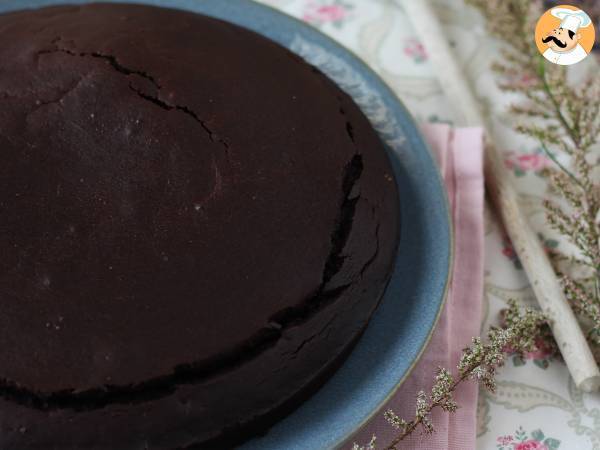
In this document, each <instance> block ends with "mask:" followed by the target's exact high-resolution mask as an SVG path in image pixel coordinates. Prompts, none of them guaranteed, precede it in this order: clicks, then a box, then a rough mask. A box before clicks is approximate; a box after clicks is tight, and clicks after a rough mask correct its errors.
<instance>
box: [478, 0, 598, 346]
mask: <svg viewBox="0 0 600 450" xmlns="http://www.w3.org/2000/svg"><path fill="white" fill-rule="evenodd" d="M467 2H468V3H470V4H472V5H474V6H476V7H477V8H478V9H479V10H480V11H481V12H482V13H483V15H484V17H485V18H486V20H487V25H488V29H489V31H490V32H491V33H492V34H493V35H495V36H496V37H498V38H499V39H500V40H501V41H502V42H504V43H505V44H506V45H505V46H504V47H503V48H502V57H503V62H501V63H496V64H494V66H493V68H494V70H495V71H496V72H497V73H498V74H499V76H500V82H499V86H500V88H501V89H503V90H506V91H511V92H515V93H519V94H521V95H522V97H523V99H524V101H523V102H521V103H519V104H516V105H513V106H512V107H511V112H512V113H513V114H514V115H515V116H516V117H520V118H522V119H524V120H522V121H521V122H520V123H517V124H515V130H516V131H518V132H520V133H521V134H524V135H526V136H529V137H530V138H532V139H534V140H535V141H537V142H538V143H539V145H540V148H541V149H542V150H543V151H544V152H545V153H546V155H547V156H548V158H549V159H551V160H552V161H553V162H554V163H555V167H554V169H553V170H552V169H551V170H546V171H545V174H546V175H547V179H548V182H549V186H550V189H551V190H552V191H553V192H555V193H557V195H558V199H547V200H545V201H544V207H545V210H546V217H547V221H548V224H549V225H550V226H551V227H552V228H553V229H554V230H556V231H557V232H558V233H560V234H561V235H563V236H565V237H566V238H567V239H568V240H569V241H570V242H571V243H572V244H573V245H574V246H575V248H576V253H575V254H574V255H572V257H571V258H570V262H571V267H572V269H580V270H579V272H582V273H583V274H584V276H585V278H586V279H587V280H591V282H583V281H582V280H581V279H574V278H572V277H571V276H569V275H567V274H561V281H562V286H563V289H564V291H565V295H566V297H567V299H568V300H570V301H571V304H572V306H573V309H574V311H575V312H576V313H577V314H578V315H579V317H580V318H582V319H584V320H583V323H584V325H585V327H586V329H587V330H588V333H587V336H588V340H589V341H590V343H591V344H596V345H600V312H599V311H600V214H599V213H600V181H599V180H598V179H597V178H596V179H595V178H594V172H593V171H594V168H595V167H597V166H598V161H597V160H595V159H594V158H593V152H594V148H595V146H597V144H598V143H600V114H599V113H600V76H598V75H596V74H594V75H590V76H589V77H588V78H587V79H586V80H585V81H583V82H579V83H578V85H577V86H573V85H571V84H570V83H569V79H568V76H567V68H566V67H564V66H558V65H554V64H550V63H547V62H546V61H545V60H544V59H543V58H542V57H541V56H540V55H539V53H538V51H537V47H536V45H535V42H534V40H533V39H531V30H533V29H534V26H535V22H536V21H537V19H538V18H539V17H540V15H541V13H542V10H543V7H547V6H549V5H548V4H546V5H542V2H539V1H532V0H467ZM582 6H583V5H582ZM587 6H589V5H587ZM587 11H588V12H589V13H591V14H592V15H594V14H596V16H593V17H592V18H593V20H594V21H595V22H597V21H598V17H597V15H598V14H600V12H599V11H598V8H593V9H591V10H587ZM561 153H562V154H564V155H567V156H568V157H570V164H569V165H568V166H569V167H567V164H564V163H562V162H561V161H560V159H559V158H558V157H557V155H558V154H561ZM596 175H597V174H596ZM581 269H583V270H581ZM572 271H573V270H572Z"/></svg>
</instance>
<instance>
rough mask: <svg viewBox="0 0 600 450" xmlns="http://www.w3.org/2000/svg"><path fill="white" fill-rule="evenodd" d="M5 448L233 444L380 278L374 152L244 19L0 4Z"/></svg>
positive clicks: (382, 169)
mask: <svg viewBox="0 0 600 450" xmlns="http://www.w3.org/2000/svg"><path fill="white" fill-rule="evenodd" d="M0 152H1V155H2V164H0V216H1V220H0V252H1V255H2V259H1V260H0V261H1V262H0V302H1V308H2V313H1V314H0V342H1V345H0V448H2V449H19V450H20V449H33V448H35V449H42V448H43V449H61V450H63V449H76V448H77V449H80V448H85V449H129V448H131V449H174V448H185V447H190V446H196V447H198V448H229V446H231V445H234V444H237V443H239V442H241V441H242V440H243V439H246V438H248V437H249V436H252V435H253V434H256V433H261V432H264V431H265V430H266V429H268V427H269V426H270V425H272V424H273V423H274V422H275V421H276V420H279V419H281V417H283V416H284V415H285V414H287V413H288V412H289V411H290V410H291V409H292V408H293V407H294V406H295V405H297V404H298V403H299V402H302V401H303V400H305V399H306V398H307V397H308V396H309V395H311V393H313V392H314V391H315V389H316V388H317V387H318V386H319V385H320V383H322V382H323V381H324V380H325V379H326V378H327V376H328V375H330V374H331V373H332V371H333V370H334V369H335V368H336V367H337V366H338V365H339V364H340V363H341V361H342V359H343V356H344V355H345V354H347V352H348V350H349V349H350V348H351V346H352V344H353V343H354V342H355V341H356V340H357V338H358V337H359V335H360V333H361V331H362V330H363V329H364V328H365V326H366V324H367V322H368V320H369V318H370V316H371V314H372V313H373V311H374V309H375V308H376V306H377V304H378V302H379V300H380V298H381V296H382V293H383V291H384V289H385V286H386V283H387V281H388V279H389V276H390V273H391V270H392V266H393V260H394V256H395V253H396V247H397V240H398V234H399V217H398V214H399V213H398V198H397V197H398V194H397V191H396V184H395V181H394V178H393V175H392V170H391V167H390V163H389V161H388V158H387V155H386V153H385V149H384V147H383V145H382V143H381V142H380V141H379V139H378V137H377V135H376V133H375V132H374V131H373V129H372V128H371V126H370V124H369V122H368V121H367V119H366V118H365V117H364V116H363V114H362V113H361V112H360V110H359V109H358V107H357V106H356V105H355V104H354V103H353V101H352V100H351V99H350V98H349V97H348V96H347V95H346V94H345V93H343V92H342V91H341V90H340V89H339V88H337V86H336V85H334V84H333V83H332V82H331V81H330V80H329V79H328V78H327V77H325V76H324V75H323V74H322V73H320V72H319V71H318V70H317V69H315V68H314V67H312V66H310V65H309V64H307V63H305V62H304V61H303V60H301V59H300V58H298V57H297V56H295V55H294V54H292V53H290V52H289V51H287V50H285V49H284V48H282V47H280V46H279V45H277V44H275V43H273V42H271V41H270V40H268V39H266V38H264V37H261V36H259V35H258V34H255V33H253V32H250V31H248V30H245V29H242V28H240V27H237V26H234V25H231V24H228V23H226V22H223V21H219V20H215V19H211V18H208V17H204V16H201V15H196V14H192V13H189V12H184V11H178V10H169V9H161V8H155V7H147V6H133V5H124V4H120V5H117V4H112V5H109V4H94V5H87V6H81V7H73V6H61V7H50V8H43V9H39V10H30V11H20V12H16V13H9V14H4V15H0Z"/></svg>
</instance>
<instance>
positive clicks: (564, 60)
mask: <svg viewBox="0 0 600 450" xmlns="http://www.w3.org/2000/svg"><path fill="white" fill-rule="evenodd" d="M595 38H596V32H595V30H594V24H593V23H592V20H591V19H590V16H588V15H587V14H586V12H585V11H583V10H581V9H579V8H576V7H575V6H570V5H560V6H556V7H554V8H551V9H549V10H548V11H546V12H545V13H544V14H543V15H542V17H540V20H538V23H537V25H536V27H535V44H536V45H537V48H538V50H539V51H540V53H541V54H542V55H543V56H544V58H546V59H547V60H548V61H550V62H551V63H554V64H560V65H562V66H570V65H571V64H576V63H578V62H579V61H581V60H583V59H584V58H585V57H586V56H587V55H588V53H589V52H590V51H591V50H592V47H593V46H594V39H595Z"/></svg>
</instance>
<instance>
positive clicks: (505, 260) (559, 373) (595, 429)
mask: <svg viewBox="0 0 600 450" xmlns="http://www.w3.org/2000/svg"><path fill="white" fill-rule="evenodd" d="M260 1H261V2H262V3H265V4H268V5H270V6H273V7H275V8H278V9H280V10H282V11H284V12H286V13H288V14H290V15H292V16H295V17H297V18H299V19H301V20H305V21H306V22H308V23H310V24H311V25H313V26H315V27H317V28H318V29H320V30H321V31H322V32H324V33H326V34H328V35H329V36H331V37H332V38H334V39H335V40H337V41H339V42H340V43H342V44H343V45H345V46H346V47H348V48H350V49H351V50H353V51H354V52H355V53H356V54H357V55H358V56H359V57H361V58H362V59H363V60H364V61H365V62H366V63H367V64H369V65H370V66H371V67H372V68H373V69H374V70H375V71H376V72H378V73H379V75H380V76H381V77H382V78H383V79H384V80H385V81H386V82H387V83H388V84H389V85H390V86H391V87H392V89H394V91H395V92H396V94H397V95H398V96H399V97H400V98H401V99H402V101H403V102H404V103H405V104H406V106H407V107H408V109H409V110H410V111H411V113H412V114H413V115H414V116H415V118H416V119H417V120H418V121H421V122H445V123H452V122H453V120H454V113H453V110H452V106H451V105H450V104H449V103H448V101H447V100H446V99H445V97H444V95H443V93H442V92H441V89H440V86H439V84H438V82H437V80H436V74H435V73H434V72H433V69H432V67H431V65H430V64H429V61H428V59H427V52H426V49H424V48H423V46H422V45H421V44H420V40H419V36H417V35H416V33H415V31H414V29H413V27H412V25H411V23H410V19H409V14H410V11H404V10H403V9H402V8H401V7H400V6H399V3H396V2H395V1H394V0H260ZM434 5H435V7H436V11H437V13H438V15H439V17H440V19H441V20H442V22H443V24H444V26H445V31H446V32H447V36H448V39H449V40H450V42H451V44H452V46H453V48H454V49H455V51H456V56H457V58H458V59H459V61H460V62H461V63H462V66H463V67H464V70H465V73H466V74H467V76H468V77H469V79H470V81H471V82H472V83H473V85H474V87H475V89H476V92H477V94H478V96H479V97H480V99H481V102H482V104H483V107H484V110H485V112H486V114H488V115H489V116H490V118H491V119H492V123H493V126H494V127H497V128H498V129H499V130H501V132H502V142H499V144H500V146H501V147H502V148H504V149H505V158H504V160H505V164H506V167H507V168H508V169H509V170H510V171H511V172H512V173H513V175H514V180H515V182H516V185H517V187H518V189H519V191H520V199H521V204H522V207H523V208H524V210H525V211H526V213H527V216H528V217H529V219H530V222H531V224H532V226H533V227H534V228H536V230H537V231H538V233H539V234H540V238H541V239H542V240H543V242H544V243H545V247H546V249H547V251H549V252H552V251H553V250H556V249H564V248H568V244H567V243H566V242H564V241H561V240H560V239H559V238H558V237H557V236H556V234H555V233H554V232H552V231H551V230H549V229H548V227H547V225H546V224H545V218H544V212H543V208H542V205H541V200H542V199H543V198H545V197H550V196H551V195H552V193H551V192H549V191H548V189H547V187H546V184H545V182H544V179H543V178H542V177H541V176H540V171H541V170H542V169H543V168H544V167H546V166H547V165H548V164H551V161H549V160H548V159H547V158H546V157H544V156H543V155H542V154H541V153H540V149H539V145H538V144H536V142H533V141H530V140H527V139H525V138H523V137H521V136H519V135H517V134H516V133H514V132H513V131H512V130H511V124H512V119H513V118H512V117H511V115H510V114H509V113H508V112H507V106H508V105H509V104H510V103H511V102H513V101H514V100H515V97H513V96H511V95H508V94H504V93H501V92H499V91H498V89H497V88H496V86H495V82H494V79H493V77H492V75H491V73H490V70H489V65H490V62H491V61H492V60H493V59H494V58H498V57H499V54H498V51H497V43H495V42H494V41H492V40H491V39H489V37H488V36H487V34H486V32H485V28H484V24H483V22H482V19H481V17H480V16H479V14H478V13H477V12H476V11H475V10H473V9H471V8H468V7H466V6H465V5H464V4H463V1H462V0H434ZM532 35H533V30H532ZM582 64H584V63H582ZM559 158H560V156H559ZM563 162H564V161H563ZM485 223H486V236H485V283H484V284H485V292H484V301H483V305H482V308H483V318H482V319H483V320H482V324H481V326H482V331H485V329H486V328H487V327H489V326H490V325H491V324H497V323H498V320H499V317H498V312H499V311H500V310H501V309H502V308H504V307H505V305H506V301H507V300H508V299H510V298H515V299H517V300H518V301H520V302H521V303H524V304H534V303H535V299H534V297H533V293H532V291H531V289H530V287H529V284H528V282H527V278H526V277H525V275H524V273H523V270H522V267H521V265H520V263H519V261H518V259H517V257H516V254H515V252H514V250H513V249H512V245H511V243H510V240H509V239H508V238H507V237H506V234H505V233H504V231H503V229H502V227H501V225H500V223H499V221H498V219H497V217H495V215H494V214H493V213H492V211H491V209H490V208H487V209H486V217H485ZM465 344H468V343H466V342H465ZM432 376H433V374H432ZM434 425H435V424H434ZM477 448H478V449H480V450H493V449H497V450H509V449H510V450H554V449H560V450H587V449H594V450H600V394H583V393H582V392H580V391H578V390H577V389H576V388H575V386H574V385H573V383H572V381H571V378H570V377H569V373H568V371H567V369H566V367H565V365H564V364H563V363H562V361H560V359H553V358H552V357H551V356H550V354H549V353H548V352H547V351H546V350H545V349H543V348H542V349H540V350H539V351H537V352H535V353H530V354H527V355H525V357H523V358H520V357H517V356H516V355H513V356H512V357H510V358H509V359H508V362H507V365H506V366H505V368H503V369H502V370H501V372H500V375H499V380H498V390H497V392H496V393H495V394H491V393H488V392H485V391H480V395H479V399H478V427H477ZM424 449H425V447H424ZM426 450H430V449H426ZM465 450H468V449H465Z"/></svg>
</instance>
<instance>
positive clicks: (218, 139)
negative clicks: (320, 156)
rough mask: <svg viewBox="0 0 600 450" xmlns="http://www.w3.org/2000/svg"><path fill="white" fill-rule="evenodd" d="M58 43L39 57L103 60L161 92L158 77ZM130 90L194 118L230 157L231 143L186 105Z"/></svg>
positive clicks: (41, 52) (58, 39) (157, 103)
mask: <svg viewBox="0 0 600 450" xmlns="http://www.w3.org/2000/svg"><path fill="white" fill-rule="evenodd" d="M58 41H60V38H57V39H54V40H53V41H52V44H54V45H55V48H53V49H47V50H40V51H38V52H37V55H45V54H52V53H64V54H67V55H70V56H75V57H81V58H84V57H91V58H97V59H102V60H104V61H106V62H107V63H108V65H109V66H110V67H112V68H113V69H114V70H115V71H116V72H118V73H121V74H123V75H126V76H130V75H137V76H139V77H140V78H143V79H145V80H147V81H149V82H150V83H151V84H152V85H153V86H154V88H155V89H156V90H157V92H159V93H160V91H161V89H162V86H161V85H160V84H159V83H158V81H157V79H156V77H154V76H152V75H151V74H149V73H148V72H145V71H143V70H136V69H131V68H129V67H126V66H124V65H123V64H122V63H120V62H119V61H118V59H117V57H116V56H114V55H109V54H104V53H100V52H74V51H72V50H69V49H67V48H64V47H59V46H58V45H56V43H57V42H58ZM129 88H130V89H131V90H132V91H134V92H135V93H136V94H137V95H138V96H139V97H141V98H143V99H144V100H147V101H150V102H152V103H154V104H155V105H157V106H160V107H161V108H163V109H165V110H176V111H180V112H182V113H184V114H186V115H188V116H189V117H191V118H193V119H194V120H195V121H196V122H198V123H199V124H200V126H201V127H202V129H203V130H204V131H205V132H206V134H207V135H208V138H209V139H210V140H211V141H212V142H218V143H219V144H221V145H222V146H223V147H224V148H225V152H226V155H227V156H229V153H228V152H229V143H228V142H227V141H226V140H225V139H223V138H221V137H219V136H218V135H217V133H215V132H214V131H213V130H211V129H210V128H209V127H208V125H207V124H206V121H204V120H202V119H201V118H200V116H199V115H198V114H197V113H196V112H194V111H193V110H192V109H191V108H189V107H188V106H185V105H177V104H172V103H169V102H166V101H164V100H163V99H161V98H160V96H152V95H148V94H145V93H143V92H142V91H141V90H139V89H136V88H134V87H133V85H132V84H131V83H129Z"/></svg>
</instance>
